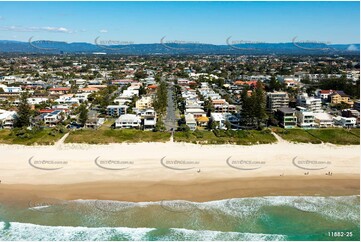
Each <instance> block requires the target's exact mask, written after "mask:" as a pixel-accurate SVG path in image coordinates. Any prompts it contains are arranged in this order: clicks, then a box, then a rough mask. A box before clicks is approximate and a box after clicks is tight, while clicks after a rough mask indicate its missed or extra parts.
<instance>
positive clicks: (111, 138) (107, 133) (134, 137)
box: [65, 128, 170, 144]
mask: <svg viewBox="0 0 361 242" xmlns="http://www.w3.org/2000/svg"><path fill="white" fill-rule="evenodd" d="M169 140H170V133H163V132H152V131H142V130H135V129H121V130H113V129H106V128H104V129H102V128H100V129H98V130H89V129H84V130H75V131H71V132H70V134H69V136H68V137H67V138H66V140H65V143H88V144H109V143H123V142H129V143H137V142H167V141H169Z"/></svg>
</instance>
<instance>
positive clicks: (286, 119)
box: [275, 108, 297, 129]
mask: <svg viewBox="0 0 361 242" xmlns="http://www.w3.org/2000/svg"><path fill="white" fill-rule="evenodd" d="M275 116H276V117H277V119H278V121H279V122H280V126H282V127H283V128H285V129H288V128H295V127H296V126H297V116H296V111H295V109H293V108H279V109H277V111H276V113H275Z"/></svg>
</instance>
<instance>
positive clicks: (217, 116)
mask: <svg viewBox="0 0 361 242" xmlns="http://www.w3.org/2000/svg"><path fill="white" fill-rule="evenodd" d="M211 121H212V123H215V125H216V126H215V127H216V128H217V129H226V125H225V124H226V120H225V119H224V116H223V114H222V113H211Z"/></svg>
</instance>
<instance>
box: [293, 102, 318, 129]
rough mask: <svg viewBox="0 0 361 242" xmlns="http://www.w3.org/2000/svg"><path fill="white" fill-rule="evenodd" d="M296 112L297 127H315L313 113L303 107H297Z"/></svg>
mask: <svg viewBox="0 0 361 242" xmlns="http://www.w3.org/2000/svg"><path fill="white" fill-rule="evenodd" d="M296 110H297V111H296V116H297V125H298V126H299V127H302V128H312V127H315V126H316V123H315V115H314V114H313V112H310V111H307V109H306V108H304V107H297V108H296Z"/></svg>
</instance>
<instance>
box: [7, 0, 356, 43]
mask: <svg viewBox="0 0 361 242" xmlns="http://www.w3.org/2000/svg"><path fill="white" fill-rule="evenodd" d="M359 4H360V3H359V2H0V39H1V40H19V41H27V40H28V39H29V38H30V37H33V39H32V40H33V41H34V40H59V41H66V42H89V43H94V40H95V39H96V38H97V37H99V39H98V41H104V42H102V43H105V41H112V42H116V43H120V42H127V43H129V42H130V43H135V44H139V43H159V42H160V39H161V38H162V37H164V36H166V37H165V39H164V41H168V42H172V41H183V42H200V43H211V44H226V39H227V38H228V37H230V36H232V38H231V40H232V41H233V42H237V41H244V42H291V41H292V39H293V38H294V37H295V36H297V41H318V42H327V43H332V44H335V43H359V42H360V41H359V39H360V5H359Z"/></svg>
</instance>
